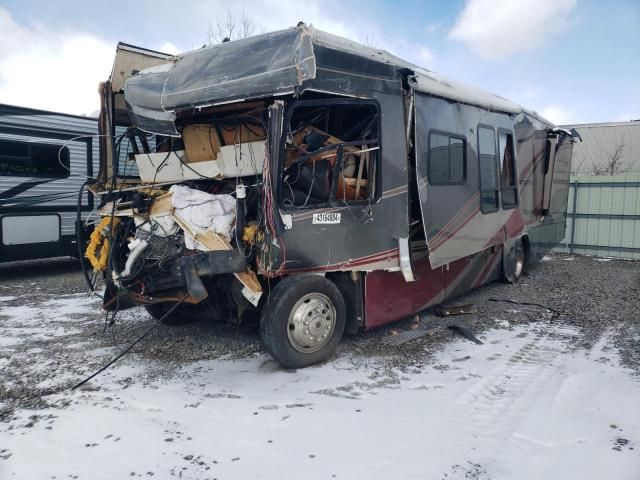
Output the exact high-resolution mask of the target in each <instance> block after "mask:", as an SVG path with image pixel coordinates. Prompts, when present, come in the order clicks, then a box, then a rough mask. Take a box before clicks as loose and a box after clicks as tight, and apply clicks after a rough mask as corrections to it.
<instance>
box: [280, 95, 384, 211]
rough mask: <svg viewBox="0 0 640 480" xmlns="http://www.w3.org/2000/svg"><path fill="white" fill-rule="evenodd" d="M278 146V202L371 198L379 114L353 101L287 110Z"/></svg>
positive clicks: (313, 103)
mask: <svg viewBox="0 0 640 480" xmlns="http://www.w3.org/2000/svg"><path fill="white" fill-rule="evenodd" d="M292 109H293V110H292V111H290V112H289V114H288V118H290V120H289V125H288V130H287V135H286V142H285V147H284V166H283V170H282V184H281V185H282V188H281V202H282V204H283V205H284V206H287V207H297V208H305V207H311V206H319V205H323V204H336V203H339V204H345V203H347V204H348V203H353V202H359V201H361V202H366V201H373V200H376V199H377V197H376V195H378V191H377V190H378V189H377V185H376V184H377V178H378V171H379V159H380V142H379V137H378V135H379V125H380V121H379V120H380V114H379V111H378V107H377V105H376V104H373V103H371V102H358V101H348V102H346V101H344V100H341V101H336V102H328V101H325V100H322V101H302V102H298V103H296V104H294V105H293V106H292Z"/></svg>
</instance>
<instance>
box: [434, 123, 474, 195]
mask: <svg viewBox="0 0 640 480" xmlns="http://www.w3.org/2000/svg"><path fill="white" fill-rule="evenodd" d="M466 151H467V149H466V142H465V140H464V139H463V138H460V137H456V136H451V135H449V134H446V133H436V132H432V133H431V134H430V135H429V164H428V174H429V183H430V184H431V185H451V184H456V183H463V182H464V181H465V178H466V161H465V158H466Z"/></svg>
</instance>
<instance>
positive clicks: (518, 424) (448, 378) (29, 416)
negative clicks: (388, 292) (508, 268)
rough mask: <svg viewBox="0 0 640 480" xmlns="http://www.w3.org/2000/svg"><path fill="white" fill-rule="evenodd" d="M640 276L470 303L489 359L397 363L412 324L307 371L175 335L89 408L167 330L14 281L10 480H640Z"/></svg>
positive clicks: (629, 272) (439, 345) (4, 409)
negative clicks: (151, 329) (393, 340)
mask: <svg viewBox="0 0 640 480" xmlns="http://www.w3.org/2000/svg"><path fill="white" fill-rule="evenodd" d="M564 258H575V259H574V260H573V261H556V260H562V259H564ZM0 273H2V271H0ZM638 273H639V272H638V269H637V264H632V263H630V262H626V263H625V262H619V261H611V262H605V263H602V262H598V261H597V260H593V259H585V258H584V257H556V256H551V257H548V261H545V262H542V264H541V266H540V267H539V268H538V269H537V270H536V271H534V272H532V274H531V276H530V277H529V278H528V279H527V280H526V281H524V282H521V283H520V284H518V285H517V286H507V285H502V284H494V285H491V286H489V287H487V288H486V289H483V290H480V291H477V292H474V293H472V294H470V295H468V296H466V297H465V298H464V301H463V303H466V302H469V303H473V304H474V305H475V307H476V308H477V310H478V313H477V314H475V315H467V316H463V317H454V318H451V319H450V320H447V321H452V322H462V324H464V325H466V326H467V327H468V328H471V329H472V330H473V331H474V332H476V333H477V335H478V336H479V338H480V339H481V340H482V341H483V344H482V345H476V344H474V343H472V342H470V341H468V340H465V339H463V338H461V337H457V336H454V335H453V334H452V333H451V332H450V331H448V330H447V329H444V330H442V331H440V332H439V333H437V334H433V335H429V336H425V337H422V338H419V339H416V340H413V341H410V342H408V343H406V344H404V345H401V346H398V347H385V348H379V345H380V343H381V342H380V340H382V339H383V338H384V337H385V336H388V335H390V334H391V332H392V331H395V330H397V331H399V332H400V333H404V332H407V333H409V332H412V331H413V330H412V323H411V321H410V320H409V321H407V322H404V323H403V322H401V323H399V324H396V325H393V326H392V327H390V328H387V329H384V328H383V329H381V330H377V331H375V332H370V333H366V334H362V335H360V336H358V337H356V338H348V339H345V341H343V343H342V344H341V346H340V349H339V351H338V354H337V356H336V357H335V358H334V359H333V360H332V361H330V362H328V363H325V364H323V365H320V366H316V367H312V368H307V369H304V370H298V371H287V370H283V369H282V368H280V367H279V366H278V365H277V364H276V363H275V362H274V361H273V360H271V359H270V357H268V356H267V355H266V354H264V353H263V352H262V350H261V348H260V345H259V342H258V338H257V334H256V333H255V331H252V330H250V329H244V330H242V329H240V330H238V328H236V327H233V326H214V325H200V326H199V325H197V324H196V325H192V326H185V327H174V328H169V327H161V328H160V329H158V330H156V331H155V333H154V334H153V335H151V336H150V337H148V338H147V339H146V340H145V341H144V342H143V344H141V345H140V346H139V347H136V349H135V350H134V352H132V353H131V354H129V355H127V356H126V357H124V358H123V359H122V360H121V361H120V362H119V363H117V364H116V365H115V366H114V367H112V368H110V369H109V370H107V371H106V372H104V373H103V374H102V375H100V376H98V377H97V378H95V379H94V380H92V381H91V382H90V383H89V384H87V385H86V386H84V387H82V388H80V389H78V390H76V391H71V390H70V387H71V386H72V385H74V384H75V383H76V382H78V381H79V380H81V379H83V378H85V377H86V376H87V375H89V374H90V373H92V372H94V371H95V370H96V369H97V368H98V367H100V366H101V365H103V364H104V363H105V362H106V361H108V360H109V359H110V358H112V357H113V356H115V355H116V354H117V353H118V352H119V351H120V350H121V349H122V348H124V346H126V345H127V344H128V342H130V341H131V340H132V339H134V338H136V337H137V336H138V335H139V334H140V333H142V332H143V331H145V329H146V328H148V326H149V325H151V324H152V320H151V319H150V317H149V316H148V315H146V314H145V313H144V311H143V310H141V309H134V310H130V311H127V312H123V313H122V314H121V316H120V317H119V319H118V323H117V324H116V328H114V329H110V330H109V329H108V330H107V331H106V332H103V329H102V317H101V315H100V311H99V301H98V300H97V299H95V298H91V297H87V296H86V295H85V294H82V293H80V292H81V291H82V288H83V287H82V282H81V278H80V276H79V275H78V274H77V272H76V271H75V267H73V271H71V270H70V269H69V271H67V267H65V266H58V267H56V270H55V271H54V272H53V273H51V271H49V272H44V273H41V272H40V270H39V269H36V268H34V269H33V271H31V272H30V271H26V273H24V272H23V273H17V274H11V275H9V274H5V275H4V276H3V275H0V378H1V379H2V380H1V381H0V479H2V480H4V479H5V478H6V479H11V478H16V479H27V480H32V479H33V480H39V479H54V478H55V479H68V478H80V479H123V478H152V477H153V478H161V479H164V478H184V479H214V478H215V479H246V478H262V479H283V478H284V479H288V478H305V480H310V479H316V478H317V479H332V478H338V479H340V478H342V479H360V478H366V479H389V478H394V479H395V478H398V479H447V480H450V479H480V480H487V479H494V480H495V479H518V480H521V479H523V480H527V479H532V480H533V479H535V480H538V479H562V480H566V479H580V480H588V479H594V480H595V479H598V480H600V479H603V478H606V479H611V480H614V479H615V480H626V479H628V480H637V479H639V478H640V454H639V453H640V452H639V449H640V408H639V407H638V406H639V405H640V368H639V366H640V362H639V358H638V357H639V352H640V323H639V322H638V318H637V311H638V307H637V298H638V285H639V282H638V280H639V274H638ZM32 280H33V281H32ZM493 297H499V298H509V299H520V300H522V301H526V300H529V301H534V302H541V303H544V304H546V305H549V306H552V307H554V308H555V309H558V310H561V311H562V312H563V314H562V315H561V316H560V317H558V318H554V316H553V315H551V314H550V313H549V311H548V310H545V309H544V308H540V307H539V306H535V305H529V306H523V305H513V304H509V303H504V301H503V302H500V301H499V302H495V301H489V300H491V299H492V298H493ZM433 321H436V322H437V321H442V320H437V319H435V318H433Z"/></svg>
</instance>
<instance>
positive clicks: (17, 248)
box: [0, 105, 98, 261]
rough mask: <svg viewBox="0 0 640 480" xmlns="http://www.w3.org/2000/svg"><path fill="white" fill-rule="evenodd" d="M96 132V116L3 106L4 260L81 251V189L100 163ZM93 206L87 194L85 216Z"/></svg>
mask: <svg viewBox="0 0 640 480" xmlns="http://www.w3.org/2000/svg"><path fill="white" fill-rule="evenodd" d="M96 134H97V123H96V121H95V120H93V119H89V118H82V117H76V116H71V115H63V114H56V113H52V112H44V111H40V110H33V109H27V108H21V107H12V106H8V105H0V217H1V218H0V261H11V260H21V259H29V258H42V257H51V256H59V255H70V254H75V253H76V246H75V221H76V207H77V194H78V191H79V189H80V186H81V185H82V183H83V182H84V181H85V180H86V177H87V175H91V174H93V172H94V171H96V170H97V168H98V161H97V139H96V138H95V135H96ZM78 136H85V137H83V138H78V139H75V140H71V139H72V138H75V137H78ZM63 145H65V148H64V149H63V150H62V152H61V153H60V154H58V152H59V151H60V148H61V147H62V146H63ZM59 157H60V158H59ZM61 162H62V165H61ZM91 208H92V198H91V197H90V196H89V195H88V194H86V193H85V194H84V195H83V199H82V209H83V212H84V216H86V214H87V212H88V211H89V210H90V209H91Z"/></svg>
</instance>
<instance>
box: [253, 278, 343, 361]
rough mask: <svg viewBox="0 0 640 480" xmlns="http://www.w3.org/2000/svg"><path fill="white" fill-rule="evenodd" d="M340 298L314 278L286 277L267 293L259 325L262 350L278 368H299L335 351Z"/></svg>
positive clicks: (340, 317) (333, 288)
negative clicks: (275, 362) (265, 351)
mask: <svg viewBox="0 0 640 480" xmlns="http://www.w3.org/2000/svg"><path fill="white" fill-rule="evenodd" d="M345 311H346V310H345V304H344V298H343V297H342V294H341V293H340V290H338V287H336V286H335V285H334V284H333V283H332V282H331V281H329V280H327V279H326V278H324V277H318V276H302V277H300V276H297V277H287V278H285V279H284V280H282V281H281V282H280V283H278V285H276V287H275V288H274V289H273V291H272V293H271V297H270V298H269V304H268V305H266V306H265V308H264V311H263V315H262V319H261V321H260V335H261V337H262V341H263V343H264V345H265V348H266V349H267V350H268V351H269V353H271V355H272V356H273V357H274V358H275V359H276V360H278V361H279V362H280V363H281V364H282V365H284V366H285V367H288V368H301V367H306V366H309V365H313V364H314V363H318V362H321V361H323V360H326V359H327V358H329V357H330V356H331V354H332V353H333V352H334V351H335V349H336V347H337V346H338V343H339V342H340V339H341V338H342V334H343V333H344V326H345V320H346V313H345Z"/></svg>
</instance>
